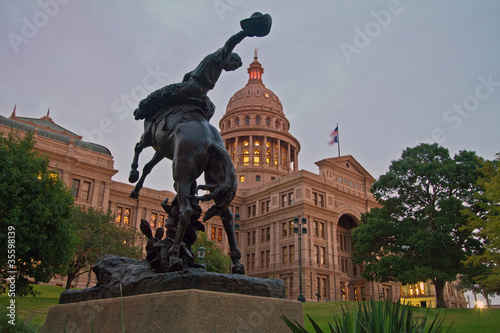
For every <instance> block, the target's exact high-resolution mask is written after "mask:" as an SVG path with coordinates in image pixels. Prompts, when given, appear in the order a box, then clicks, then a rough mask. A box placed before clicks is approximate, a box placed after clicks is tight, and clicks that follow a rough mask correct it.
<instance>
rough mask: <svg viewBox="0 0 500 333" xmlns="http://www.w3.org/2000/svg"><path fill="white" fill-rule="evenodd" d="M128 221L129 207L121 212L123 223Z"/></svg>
mask: <svg viewBox="0 0 500 333" xmlns="http://www.w3.org/2000/svg"><path fill="white" fill-rule="evenodd" d="M129 222H130V209H129V208H125V212H124V213H123V223H125V224H129Z"/></svg>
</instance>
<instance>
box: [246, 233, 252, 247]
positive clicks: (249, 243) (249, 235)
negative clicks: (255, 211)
mask: <svg viewBox="0 0 500 333" xmlns="http://www.w3.org/2000/svg"><path fill="white" fill-rule="evenodd" d="M251 244H252V234H251V233H250V232H247V245H251Z"/></svg>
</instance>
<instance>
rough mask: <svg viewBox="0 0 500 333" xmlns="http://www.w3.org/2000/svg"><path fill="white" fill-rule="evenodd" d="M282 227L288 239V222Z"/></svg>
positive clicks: (284, 235)
mask: <svg viewBox="0 0 500 333" xmlns="http://www.w3.org/2000/svg"><path fill="white" fill-rule="evenodd" d="M281 226H282V233H283V237H286V236H287V235H288V222H283V223H282V224H281Z"/></svg>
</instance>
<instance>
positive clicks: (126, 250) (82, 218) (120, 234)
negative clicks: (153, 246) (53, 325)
mask: <svg viewBox="0 0 500 333" xmlns="http://www.w3.org/2000/svg"><path fill="white" fill-rule="evenodd" d="M72 220H73V223H74V224H75V233H76V238H77V243H76V251H75V253H74V259H73V261H72V262H71V264H70V265H69V268H68V270H67V272H66V275H67V282H66V289H69V288H71V283H72V281H73V280H74V279H75V278H76V277H78V276H80V275H82V274H84V273H87V272H89V271H90V269H91V268H92V265H93V264H94V262H95V261H96V260H97V259H98V258H100V257H102V256H104V255H106V254H113V255H117V256H121V257H129V258H134V259H140V258H141V256H142V249H141V247H140V246H139V242H140V241H139V232H138V230H137V229H136V228H133V227H120V226H118V225H116V224H114V223H113V222H112V221H113V220H114V215H113V214H112V213H111V211H107V212H103V211H100V210H95V209H93V208H89V209H88V210H85V209H83V208H75V209H74V210H73V214H72Z"/></svg>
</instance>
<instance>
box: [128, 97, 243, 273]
mask: <svg viewBox="0 0 500 333" xmlns="http://www.w3.org/2000/svg"><path fill="white" fill-rule="evenodd" d="M144 127H145V132H144V134H143V135H142V137H141V140H140V141H139V143H137V145H136V147H135V154H134V160H133V163H132V171H131V173H130V177H129V180H130V181H132V182H135V181H137V176H138V171H137V167H138V159H139V154H140V153H141V152H142V150H143V149H144V148H146V147H149V146H152V147H153V148H154V149H155V155H154V156H153V158H152V160H151V161H150V162H148V163H147V164H146V165H145V166H144V170H143V173H142V175H141V178H140V179H139V181H138V182H137V184H136V186H135V188H134V190H133V191H132V193H131V194H130V196H131V197H132V198H137V197H138V195H139V191H140V190H141V188H142V186H143V184H144V180H145V178H146V176H147V175H148V174H149V173H150V172H151V170H152V169H153V167H154V166H155V165H156V164H158V162H160V161H161V160H162V159H163V158H168V159H170V160H172V162H173V163H172V168H173V178H174V182H175V183H174V188H175V190H176V192H177V200H178V203H179V222H178V227H177V232H176V234H175V238H174V243H173V246H172V247H171V249H170V251H169V254H170V263H169V266H170V268H169V270H170V271H175V270H180V269H182V260H181V259H180V258H179V251H180V245H181V242H182V239H183V237H184V234H185V232H186V229H187V227H188V226H189V223H190V222H191V215H192V213H193V207H192V205H193V203H197V202H198V201H199V200H201V201H208V200H212V199H213V200H214V205H213V206H212V207H210V208H209V209H208V211H207V212H206V213H205V216H204V218H203V221H207V220H208V219H210V218H211V217H213V216H215V215H218V216H220V218H221V220H222V223H223V225H224V229H225V231H226V234H227V237H228V241H229V247H230V251H231V261H232V263H233V268H232V272H233V273H236V274H244V268H243V264H241V263H240V261H239V260H240V258H241V253H240V251H239V249H238V245H237V243H236V236H235V232H234V225H233V214H232V212H231V210H230V209H229V205H230V203H231V201H232V200H233V198H234V196H235V194H236V187H237V182H236V172H235V170H234V166H233V164H232V161H231V158H230V156H229V154H228V153H227V152H226V150H225V147H224V142H223V141H222V138H221V136H220V134H219V132H218V131H217V129H216V128H215V127H214V126H213V125H211V124H210V123H209V122H208V121H207V119H206V118H205V115H204V113H203V110H202V109H200V108H199V107H197V106H194V105H190V104H181V105H175V106H172V107H168V108H165V109H163V110H160V111H159V112H158V113H157V114H156V115H155V117H154V120H146V121H145V124H144ZM202 173H204V177H205V185H200V186H196V179H198V178H199V177H200V176H201V174H202ZM198 189H204V190H210V193H208V194H205V195H203V196H197V195H196V192H197V190H198Z"/></svg>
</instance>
